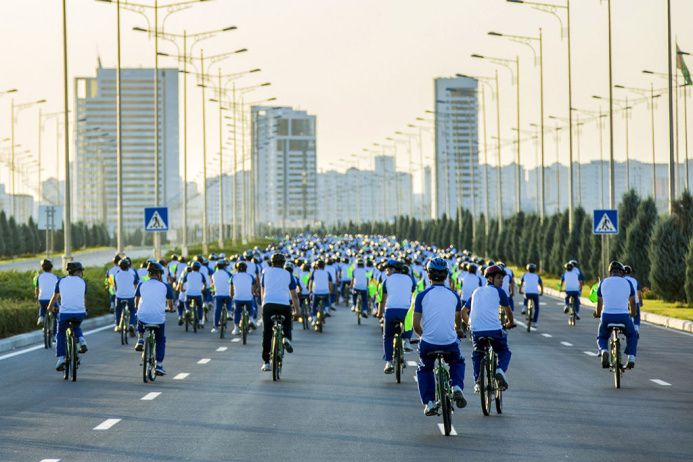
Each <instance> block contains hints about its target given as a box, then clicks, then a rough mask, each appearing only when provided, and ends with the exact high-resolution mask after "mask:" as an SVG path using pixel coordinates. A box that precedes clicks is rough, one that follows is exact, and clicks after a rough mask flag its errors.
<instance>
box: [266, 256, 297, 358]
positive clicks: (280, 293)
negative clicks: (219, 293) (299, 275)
mask: <svg viewBox="0 0 693 462" xmlns="http://www.w3.org/2000/svg"><path fill="white" fill-rule="evenodd" d="M271 261H272V266H271V267H270V268H267V269H266V270H265V272H264V273H263V274H262V283H261V288H262V325H263V330H262V368H261V370H262V371H270V370H272V369H271V367H270V364H269V360H270V348H271V345H272V328H273V323H272V316H274V315H282V316H284V322H283V323H282V328H283V330H284V349H286V352H287V353H292V352H293V351H294V347H293V345H292V344H291V338H292V337H291V322H292V312H291V311H292V310H291V306H290V305H289V304H288V303H287V302H288V301H289V300H291V302H292V304H293V315H294V316H298V313H299V311H298V297H297V296H296V281H295V280H294V278H292V277H291V275H290V274H289V273H288V272H287V271H285V270H284V264H285V263H286V257H285V256H284V254H283V253H281V252H275V253H274V254H272V260H271Z"/></svg>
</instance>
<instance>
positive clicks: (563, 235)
mask: <svg viewBox="0 0 693 462" xmlns="http://www.w3.org/2000/svg"><path fill="white" fill-rule="evenodd" d="M568 221H569V212H568V211H565V212H563V213H561V214H560V218H559V221H558V224H557V227H556V231H555V234H554V239H553V246H551V253H550V256H549V265H548V268H549V272H550V273H553V274H561V273H562V272H563V263H565V260H564V257H563V254H564V249H565V247H566V245H567V244H568V237H569V236H568V235H569V222H568Z"/></svg>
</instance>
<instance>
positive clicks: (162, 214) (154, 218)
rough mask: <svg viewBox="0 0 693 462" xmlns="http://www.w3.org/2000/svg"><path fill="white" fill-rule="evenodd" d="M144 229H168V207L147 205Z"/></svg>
mask: <svg viewBox="0 0 693 462" xmlns="http://www.w3.org/2000/svg"><path fill="white" fill-rule="evenodd" d="M144 230H145V231H168V207H145V208H144Z"/></svg>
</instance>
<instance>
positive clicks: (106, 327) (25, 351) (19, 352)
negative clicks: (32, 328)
mask: <svg viewBox="0 0 693 462" xmlns="http://www.w3.org/2000/svg"><path fill="white" fill-rule="evenodd" d="M109 328H111V329H112V328H113V325H112V324H109V325H107V326H103V327H99V328H98V329H93V330H88V331H86V332H83V334H84V335H91V334H94V333H96V332H101V331H102V330H106V329H109ZM43 349H44V347H43V345H36V346H32V347H31V348H27V349H25V350H22V351H15V352H13V353H7V354H6V355H2V356H0V361H2V360H3V359H9V358H12V357H14V356H19V355H23V354H24V353H29V352H30V351H36V350H43Z"/></svg>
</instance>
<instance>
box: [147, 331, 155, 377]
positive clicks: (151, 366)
mask: <svg viewBox="0 0 693 462" xmlns="http://www.w3.org/2000/svg"><path fill="white" fill-rule="evenodd" d="M147 342H149V360H148V361H147V363H148V364H149V367H148V368H147V375H149V380H150V381H152V382H153V381H155V380H156V340H155V338H154V333H153V332H150V334H149V338H148V339H147Z"/></svg>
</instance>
